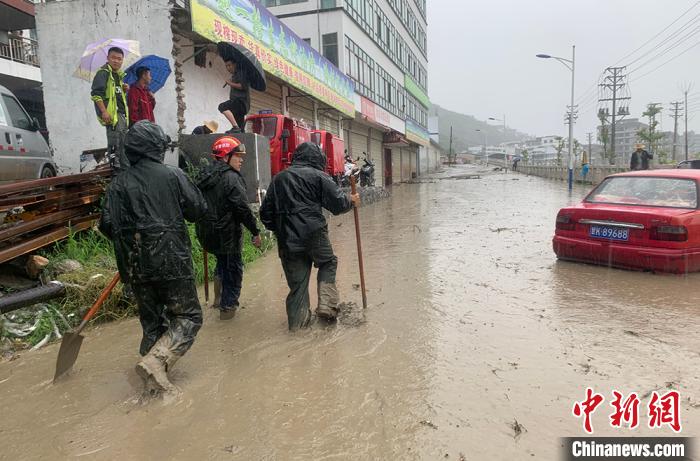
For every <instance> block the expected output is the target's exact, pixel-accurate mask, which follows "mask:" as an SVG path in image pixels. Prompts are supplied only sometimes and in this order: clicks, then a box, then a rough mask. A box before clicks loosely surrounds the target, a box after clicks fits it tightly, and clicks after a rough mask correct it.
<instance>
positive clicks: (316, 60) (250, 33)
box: [190, 0, 355, 117]
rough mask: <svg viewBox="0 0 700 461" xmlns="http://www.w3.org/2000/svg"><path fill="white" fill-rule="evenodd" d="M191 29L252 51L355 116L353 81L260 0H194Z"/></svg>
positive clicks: (278, 71)
mask: <svg viewBox="0 0 700 461" xmlns="http://www.w3.org/2000/svg"><path fill="white" fill-rule="evenodd" d="M190 10H191V13H192V30H194V31H195V32H196V33H198V34H199V35H201V36H203V37H205V38H207V39H209V40H211V41H213V42H219V41H227V42H233V43H238V44H240V45H243V46H245V47H246V48H248V49H249V50H251V51H253V52H254V53H255V55H256V56H257V58H258V60H259V61H260V62H261V64H262V65H263V68H264V69H265V70H266V71H267V72H269V73H271V74H273V75H275V76H276V77H278V78H280V79H282V80H284V81H285V82H287V83H289V84H290V85H292V86H294V87H295V88H297V89H299V90H301V91H303V92H305V93H307V94H310V95H312V96H314V97H316V98H317V99H319V100H321V101H323V102H325V103H326V104H328V105H329V106H331V107H334V108H335V109H338V110H339V111H340V112H342V113H344V114H346V115H349V116H353V117H354V116H355V107H354V103H353V97H354V88H355V87H354V84H353V82H352V80H350V78H348V77H347V76H346V75H345V74H343V73H342V72H341V71H340V69H338V68H337V67H335V66H334V65H333V64H332V63H331V62H330V61H328V60H327V59H326V58H324V57H323V56H321V55H320V54H319V53H318V52H316V51H315V50H314V49H312V48H311V47H310V46H309V45H308V44H307V43H306V42H305V41H303V40H302V39H300V38H299V37H298V36H297V35H296V34H295V33H294V32H292V31H291V29H289V28H288V27H287V26H285V25H284V24H282V23H281V22H280V21H279V20H278V19H277V18H276V17H275V16H274V15H273V14H272V13H270V12H269V11H268V10H267V9H266V8H265V7H263V6H262V5H260V3H259V2H258V1H257V0H191V1H190Z"/></svg>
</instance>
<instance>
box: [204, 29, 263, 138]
mask: <svg viewBox="0 0 700 461" xmlns="http://www.w3.org/2000/svg"><path fill="white" fill-rule="evenodd" d="M216 50H217V52H218V54H219V56H221V59H223V60H224V63H225V64H226V70H227V71H229V72H230V73H231V79H230V80H226V81H225V83H224V88H226V87H227V86H228V87H230V88H231V90H230V94H229V99H228V101H224V102H222V103H221V104H219V112H221V113H222V114H224V117H226V119H227V120H228V121H229V122H230V123H231V129H230V130H229V131H227V133H241V132H242V131H243V129H244V128H245V127H244V124H245V116H246V114H247V113H248V110H249V109H250V89H251V88H252V89H254V90H257V91H265V89H266V88H267V82H266V81H265V71H264V70H263V67H262V64H260V61H258V58H257V57H256V56H255V53H253V52H252V51H250V50H249V49H248V48H246V47H244V46H243V45H240V44H238V43H230V42H219V43H217V44H216Z"/></svg>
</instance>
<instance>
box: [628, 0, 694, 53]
mask: <svg viewBox="0 0 700 461" xmlns="http://www.w3.org/2000/svg"><path fill="white" fill-rule="evenodd" d="M698 5H700V1H698V2H695V3H694V4H693V5H692V6H691V7H690V8H688V9H687V10H685V11H684V12H683V13H682V14H681V15H680V16H678V17H677V18H676V19H675V20H674V21H673V22H672V23H671V24H669V25H668V26H666V27H665V28H664V29H663V30H661V32H659V33H658V34H656V35H654V36H653V37H651V38H650V39H649V40H647V41H646V42H644V43H642V44H641V46H640V47H639V48H637V49H635V50H634V51H632V52H631V53H628V54H627V55H625V56H623V57H622V58H620V59H619V60H618V61H617V62H616V63H615V65H618V64H620V63H621V62H622V61H624V60H625V59H627V58H628V57H630V56H632V55H633V54H634V53H636V52H637V51H639V50H641V49H642V48H644V47H645V46H647V45H648V44H649V43H651V42H652V41H654V40H655V39H656V38H657V37H658V36H659V35H661V34H663V33H664V32H666V31H667V30H668V29H670V28H671V27H672V26H673V25H674V24H675V23H677V22H678V21H680V20H681V18H682V17H683V16H685V15H686V14H688V13H690V11H691V10H692V9H693V8H695V7H696V6H698Z"/></svg>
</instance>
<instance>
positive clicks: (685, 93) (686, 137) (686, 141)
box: [683, 85, 691, 160]
mask: <svg viewBox="0 0 700 461" xmlns="http://www.w3.org/2000/svg"><path fill="white" fill-rule="evenodd" d="M690 88H691V85H688V86H687V87H686V88H685V91H684V92H683V96H684V98H685V114H684V115H685V159H686V160H688V92H689V91H690Z"/></svg>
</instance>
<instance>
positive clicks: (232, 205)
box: [196, 161, 260, 255]
mask: <svg viewBox="0 0 700 461" xmlns="http://www.w3.org/2000/svg"><path fill="white" fill-rule="evenodd" d="M197 187H199V190H201V191H202V194H203V195H204V198H205V199H206V201H207V209H208V210H209V211H208V213H207V216H206V217H205V218H204V219H203V220H202V221H199V222H198V223H197V225H196V229H197V238H198V239H199V241H200V242H201V244H202V247H203V248H204V249H205V250H207V251H208V252H209V253H213V254H217V255H222V254H239V253H241V248H242V247H243V231H242V229H241V224H243V225H244V226H245V227H246V228H247V229H248V230H249V231H250V233H251V234H253V235H258V234H259V233H260V231H259V230H258V226H257V222H256V220H255V215H253V210H251V209H250V206H249V205H248V200H247V194H246V185H245V180H244V179H243V176H242V175H241V173H240V172H238V171H236V170H234V169H233V168H231V167H230V166H229V165H228V164H226V163H224V162H221V161H214V162H213V163H212V164H210V165H207V166H206V167H205V168H204V170H203V171H202V172H201V173H200V174H199V176H198V178H197Z"/></svg>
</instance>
